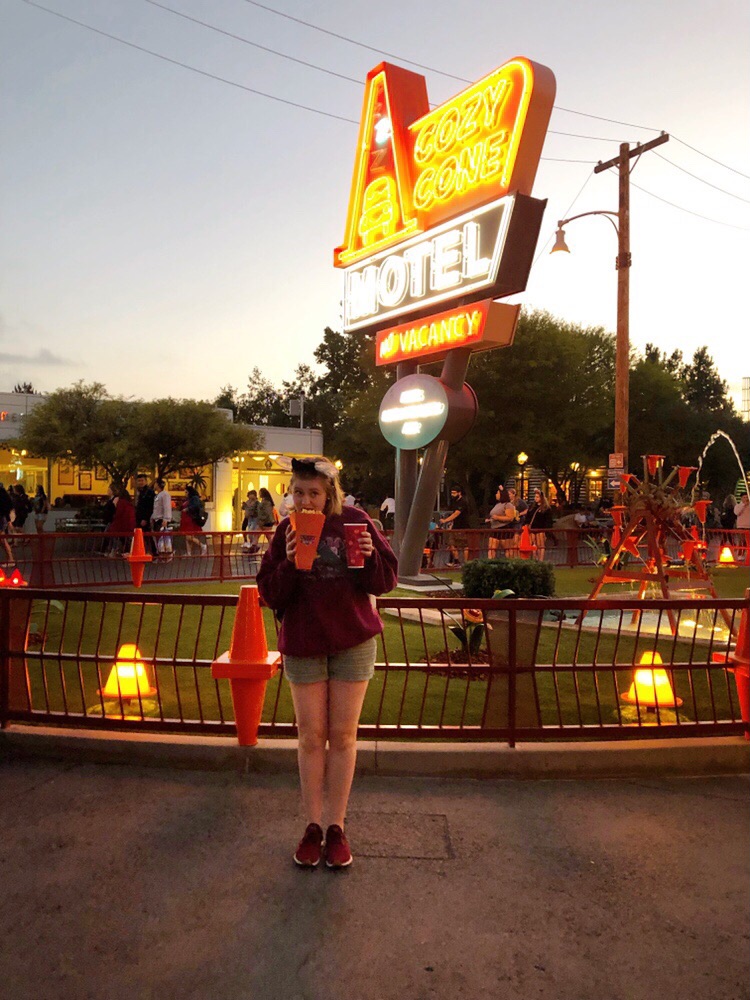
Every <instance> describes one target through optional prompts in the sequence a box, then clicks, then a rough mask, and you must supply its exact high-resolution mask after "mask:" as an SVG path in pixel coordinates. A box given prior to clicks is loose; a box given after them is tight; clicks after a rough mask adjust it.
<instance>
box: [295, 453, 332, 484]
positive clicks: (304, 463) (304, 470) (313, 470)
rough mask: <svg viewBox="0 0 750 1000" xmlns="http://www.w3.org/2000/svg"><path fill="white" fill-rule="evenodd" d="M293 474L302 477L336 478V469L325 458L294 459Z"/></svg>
mask: <svg viewBox="0 0 750 1000" xmlns="http://www.w3.org/2000/svg"><path fill="white" fill-rule="evenodd" d="M292 472H293V473H294V472H298V473H299V474H300V475H301V476H325V478H326V479H331V480H333V479H335V478H336V467H335V466H334V465H332V464H331V463H330V462H327V461H326V460H325V459H324V458H319V459H314V458H293V459H292Z"/></svg>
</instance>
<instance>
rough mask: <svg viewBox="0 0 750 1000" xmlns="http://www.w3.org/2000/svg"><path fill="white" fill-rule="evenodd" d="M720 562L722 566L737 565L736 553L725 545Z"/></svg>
mask: <svg viewBox="0 0 750 1000" xmlns="http://www.w3.org/2000/svg"><path fill="white" fill-rule="evenodd" d="M719 562H720V563H721V565H722V566H736V565H737V563H736V562H735V559H734V552H732V550H731V549H730V548H729V546H728V545H725V546H724V547H723V548H722V550H721V552H720V553H719Z"/></svg>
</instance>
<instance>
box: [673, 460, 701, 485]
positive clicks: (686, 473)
mask: <svg viewBox="0 0 750 1000" xmlns="http://www.w3.org/2000/svg"><path fill="white" fill-rule="evenodd" d="M696 471H697V470H696V467H695V466H694V465H678V466H677V481H678V483H679V484H680V489H681V490H684V489H685V487H686V486H687V481H688V479H690V473H691V472H696Z"/></svg>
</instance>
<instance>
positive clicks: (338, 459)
mask: <svg viewBox="0 0 750 1000" xmlns="http://www.w3.org/2000/svg"><path fill="white" fill-rule="evenodd" d="M333 464H334V465H335V466H336V468H337V469H338V470H339V472H341V470H342V469H343V468H344V463H343V462H342V461H341V459H340V458H337V459H336V461H335V462H334V463H333Z"/></svg>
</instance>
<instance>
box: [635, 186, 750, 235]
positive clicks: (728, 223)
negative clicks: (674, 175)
mask: <svg viewBox="0 0 750 1000" xmlns="http://www.w3.org/2000/svg"><path fill="white" fill-rule="evenodd" d="M630 183H631V185H632V186H633V187H634V188H638V190H639V191H643V193H644V194H648V195H651V197H652V198H656V199H657V201H663V202H664V204H665V205H671V206H672V208H677V209H679V211H680V212H687V214H688V215H695V216H697V217H698V218H699V219H705V220H706V222H715V223H716V225H717V226H727V227H728V228H729V229H739V230H740V231H741V232H743V233H750V228H748V227H747V226H735V225H732V223H731V222H721V221H720V220H719V219H712V218H710V217H709V216H708V215H701V214H700V212H693V211H692V209H689V208H683V206H682V205H675V203H674V202H673V201H667V199H666V198H662V197H661V195H658V194H654V192H653V191H647V190H646V188H642V187H641V186H640V185H639V184H636V183H635V182H634V181H631V182H630Z"/></svg>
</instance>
